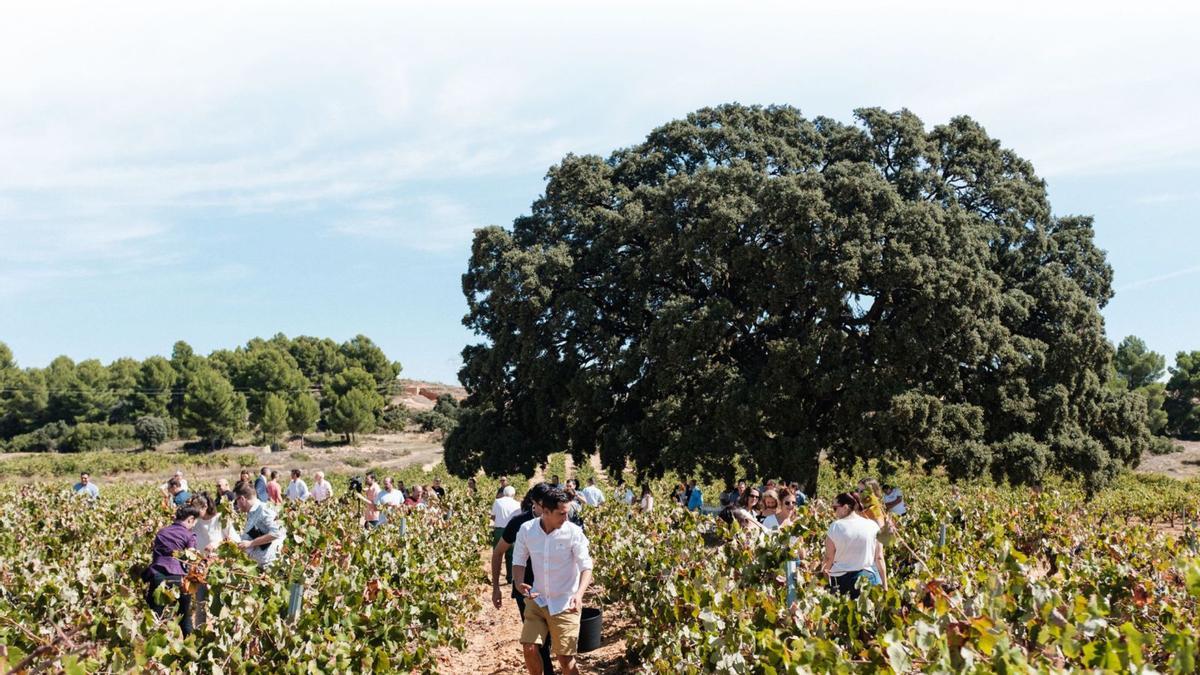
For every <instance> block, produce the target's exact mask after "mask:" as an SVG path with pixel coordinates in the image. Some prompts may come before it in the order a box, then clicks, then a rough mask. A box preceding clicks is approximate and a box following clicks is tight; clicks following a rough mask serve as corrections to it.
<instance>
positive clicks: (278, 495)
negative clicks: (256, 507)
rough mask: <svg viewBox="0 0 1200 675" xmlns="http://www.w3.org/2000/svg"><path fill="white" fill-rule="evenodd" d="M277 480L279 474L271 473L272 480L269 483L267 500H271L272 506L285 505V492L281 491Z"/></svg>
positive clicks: (276, 472)
mask: <svg viewBox="0 0 1200 675" xmlns="http://www.w3.org/2000/svg"><path fill="white" fill-rule="evenodd" d="M277 478H279V472H278V471H274V470H273V471H271V480H270V481H268V482H267V498H268V499H270V500H271V503H272V504H282V503H283V490H282V489H280V487H279V481H278V480H276V479H277Z"/></svg>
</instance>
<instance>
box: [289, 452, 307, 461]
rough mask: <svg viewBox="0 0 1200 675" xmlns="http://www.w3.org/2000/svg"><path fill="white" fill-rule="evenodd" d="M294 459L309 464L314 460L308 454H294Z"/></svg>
mask: <svg viewBox="0 0 1200 675" xmlns="http://www.w3.org/2000/svg"><path fill="white" fill-rule="evenodd" d="M292 459H294V460H296V461H297V462H308V461H311V460H312V455H310V454H308V453H307V452H293V453H292Z"/></svg>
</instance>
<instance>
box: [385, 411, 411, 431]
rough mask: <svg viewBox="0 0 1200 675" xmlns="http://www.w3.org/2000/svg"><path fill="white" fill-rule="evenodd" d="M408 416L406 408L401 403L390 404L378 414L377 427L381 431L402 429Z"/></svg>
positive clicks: (406, 422)
mask: <svg viewBox="0 0 1200 675" xmlns="http://www.w3.org/2000/svg"><path fill="white" fill-rule="evenodd" d="M410 418H411V415H410V414H409V411H408V408H406V407H404V406H403V405H390V406H388V407H386V408H384V409H383V414H381V415H380V416H379V429H380V430H381V431H404V428H405V427H407V426H408V421H409V419H410Z"/></svg>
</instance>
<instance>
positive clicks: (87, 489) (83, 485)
mask: <svg viewBox="0 0 1200 675" xmlns="http://www.w3.org/2000/svg"><path fill="white" fill-rule="evenodd" d="M74 490H75V494H76V495H81V496H84V497H88V498H89V499H97V498H99V497H100V488H98V487H96V484H95V483H93V482H92V475H91V474H90V473H88V472H86V471H84V472H83V473H81V474H79V482H78V483H76V484H75V487H74Z"/></svg>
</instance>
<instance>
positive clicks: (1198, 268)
mask: <svg viewBox="0 0 1200 675" xmlns="http://www.w3.org/2000/svg"><path fill="white" fill-rule="evenodd" d="M1194 274H1200V265H1193V266H1191V267H1185V268H1183V269H1178V270H1175V271H1174V272H1167V273H1166V274H1160V275H1158V276H1153V277H1150V278H1148V279H1141V280H1138V281H1135V282H1133V283H1130V284H1125V285H1124V286H1121V287H1119V288H1118V289H1117V292H1118V293H1122V292H1125V291H1136V290H1139V289H1142V288H1147V287H1149V286H1156V285H1158V284H1161V283H1163V282H1164V281H1172V280H1174V279H1179V278H1181V277H1190V276H1192V275H1194Z"/></svg>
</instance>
